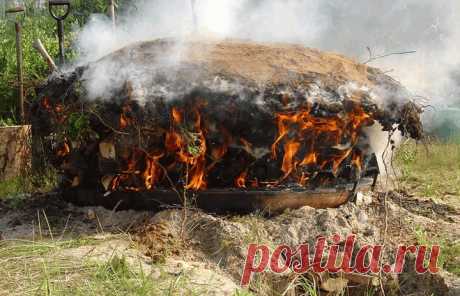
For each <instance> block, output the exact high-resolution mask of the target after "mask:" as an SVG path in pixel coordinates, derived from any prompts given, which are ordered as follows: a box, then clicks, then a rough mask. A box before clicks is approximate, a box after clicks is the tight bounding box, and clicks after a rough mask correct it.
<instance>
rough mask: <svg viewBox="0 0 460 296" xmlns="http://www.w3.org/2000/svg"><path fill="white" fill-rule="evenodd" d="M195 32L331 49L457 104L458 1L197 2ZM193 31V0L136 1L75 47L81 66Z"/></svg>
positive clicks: (96, 23)
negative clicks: (129, 47) (141, 43)
mask: <svg viewBox="0 0 460 296" xmlns="http://www.w3.org/2000/svg"><path fill="white" fill-rule="evenodd" d="M195 2H196V3H195V11H196V15H197V29H198V32H199V34H200V35H213V36H214V37H216V36H217V37H223V38H243V39H251V40H256V41H262V42H292V43H300V44H303V45H305V46H308V47H316V48H319V49H322V50H328V51H335V52H338V53H343V54H346V55H348V56H351V57H353V58H355V59H357V60H359V61H365V60H367V59H368V58H369V53H368V51H367V49H366V47H369V48H370V49H371V51H372V53H373V55H374V56H378V55H382V54H388V53H392V52H400V51H406V50H415V51H416V53H414V54H407V55H393V56H390V57H386V58H384V59H379V60H375V61H373V62H372V63H370V65H373V66H376V67H380V68H382V69H384V70H385V71H390V72H391V73H390V75H392V76H393V77H394V78H396V79H398V80H400V81H401V82H402V83H403V84H404V85H406V86H407V87H408V88H409V89H410V90H411V91H412V92H413V93H414V94H418V95H421V96H425V97H429V98H430V99H431V102H432V103H435V104H437V105H453V104H455V103H458V102H459V100H458V99H457V98H458V97H459V94H460V83H459V79H458V77H459V74H458V73H459V72H460V71H459V70H458V69H459V67H458V62H456V61H459V60H460V59H459V58H460V56H459V55H460V50H459V46H460V31H459V30H457V29H456V28H458V27H459V25H460V19H459V18H458V17H456V16H455V12H456V11H460V2H459V1H455V0H444V1H432V0H394V1H379V0H284V1H277V0H265V1H264V0H218V1H216V0H196V1H195ZM193 32H194V26H193V15H192V5H191V1H190V0H154V1H152V0H150V1H147V0H141V1H135V5H134V6H133V7H131V8H130V9H126V10H125V11H124V12H123V13H122V14H121V15H120V17H119V25H118V26H117V29H116V30H115V31H114V30H113V28H112V26H111V23H110V21H109V20H108V19H107V17H105V16H102V15H95V16H94V17H93V19H92V20H91V22H90V23H89V24H88V25H87V26H86V27H85V28H83V30H82V31H81V32H80V34H79V38H78V41H77V43H76V45H77V48H78V49H79V51H80V53H81V57H82V58H81V60H80V61H79V62H80V63H87V62H89V61H94V60H97V59H98V58H101V57H102V56H104V55H106V54H108V53H110V52H112V51H113V50H116V49H119V48H121V47H123V46H125V45H127V44H129V43H132V42H136V41H141V40H148V39H153V38H161V37H177V38H181V37H185V36H188V35H190V34H192V33H193Z"/></svg>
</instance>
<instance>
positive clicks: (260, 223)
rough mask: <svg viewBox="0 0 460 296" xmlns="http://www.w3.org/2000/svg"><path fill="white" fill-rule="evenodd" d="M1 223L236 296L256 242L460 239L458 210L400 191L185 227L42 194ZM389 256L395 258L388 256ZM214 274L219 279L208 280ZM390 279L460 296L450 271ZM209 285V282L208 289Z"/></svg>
mask: <svg viewBox="0 0 460 296" xmlns="http://www.w3.org/2000/svg"><path fill="white" fill-rule="evenodd" d="M385 205H386V206H385ZM0 217H1V218H0V232H1V236H2V240H11V239H26V240H37V239H40V237H41V238H47V239H49V238H50V231H51V233H52V234H53V237H54V239H56V238H59V239H65V238H69V237H85V236H88V237H96V238H97V239H101V240H103V241H104V243H101V244H97V245H96V246H81V247H78V248H73V249H67V250H65V251H64V252H66V254H65V255H66V256H75V257H81V256H82V254H85V256H88V254H90V256H92V257H94V258H96V259H99V260H104V258H106V257H107V256H109V255H110V254H113V252H114V250H117V252H120V253H121V254H124V255H125V256H127V257H128V258H137V259H136V260H138V259H139V258H141V261H142V265H143V266H144V267H145V268H147V270H150V271H151V272H152V274H155V273H158V271H156V269H155V268H157V266H158V264H159V263H161V264H162V266H163V267H162V268H163V269H166V270H167V271H168V272H169V273H170V274H173V275H174V274H180V273H182V272H186V273H187V274H188V275H189V276H190V277H191V279H192V280H191V283H196V284H197V285H198V286H200V283H201V284H203V283H207V287H208V290H209V291H214V292H213V293H214V294H215V295H233V293H234V291H235V289H237V287H238V282H239V279H240V277H241V271H242V268H243V264H244V259H245V254H246V249H245V246H247V244H248V243H251V242H256V243H266V244H268V245H272V246H273V245H276V244H280V243H284V244H288V245H291V246H295V245H297V244H300V243H305V242H308V243H310V244H313V242H314V241H315V238H316V237H317V236H318V235H326V236H328V237H329V236H331V235H332V234H335V233H339V234H341V235H342V237H345V235H346V234H349V233H355V234H357V235H358V239H359V243H360V244H365V243H381V242H383V241H385V242H386V245H387V247H386V249H387V250H391V249H392V248H394V247H395V246H397V245H398V244H403V243H404V244H415V243H417V236H416V230H417V228H418V227H421V226H422V227H423V228H424V229H425V230H426V231H427V233H428V236H430V237H441V236H442V237H444V238H446V239H448V240H450V241H454V240H456V239H458V237H460V229H459V227H458V225H460V224H459V223H460V210H459V209H458V208H454V207H451V206H449V205H446V204H440V203H436V202H434V201H431V200H422V199H417V198H415V197H411V196H407V195H403V194H400V193H396V192H390V193H388V194H385V193H377V194H374V195H366V194H361V195H360V196H359V198H358V201H357V203H349V204H347V205H344V206H342V207H340V208H338V209H323V210H315V209H313V208H309V207H304V208H301V209H298V210H290V211H286V212H285V213H283V214H281V215H278V216H274V217H263V216H262V215H260V214H254V215H248V216H227V217H222V216H214V215H210V214H206V213H203V212H201V211H199V210H193V209H189V210H188V211H187V218H186V220H185V222H184V220H183V217H184V215H183V211H182V210H180V209H176V210H175V209H171V210H166V211H162V212H159V213H153V212H134V211H118V212H113V211H111V210H107V209H103V208H94V207H84V208H79V207H75V206H73V205H71V204H67V203H64V202H62V201H61V200H60V199H59V196H58V195H41V196H33V197H30V200H29V201H28V202H27V203H24V204H23V205H21V207H19V208H13V207H12V206H11V205H9V204H6V203H4V202H3V203H1V204H0ZM120 233H124V234H129V237H132V241H130V242H126V240H120V238H119V237H117V236H116V235H117V234H120ZM386 256H388V258H391V256H392V254H391V252H389V253H388V254H387V255H386ZM457 259H458V258H457ZM132 260H133V262H137V261H135V260H134V259H132ZM133 264H134V263H133ZM213 274H216V276H211V275H213ZM393 280H394V282H395V283H396V286H397V290H396V292H395V291H394V289H395V288H392V289H393V290H392V291H390V290H391V289H390V288H389V287H390V285H389V284H388V286H386V289H387V295H431V294H432V293H434V295H459V293H460V290H459V289H460V282H459V278H456V277H455V276H453V275H451V274H448V273H445V272H443V273H442V274H438V275H416V274H415V273H414V272H410V271H408V273H405V274H403V275H401V276H400V277H397V276H395V279H393ZM256 281H257V283H258V285H257V286H253V287H252V286H251V289H252V290H253V291H254V292H255V293H256V295H259V294H260V295H270V293H268V292H267V291H269V290H270V291H278V292H283V291H286V289H288V287H289V285H290V284H292V281H293V277H292V275H289V274H288V275H283V276H275V275H273V274H265V275H264V276H263V277H262V276H261V277H260V278H259V277H256ZM209 283H212V284H211V286H212V287H211V288H210V289H209ZM261 283H263V284H261ZM192 285H193V284H192ZM297 289H298V288H297ZM294 290H295V289H294ZM216 291H217V292H216ZM350 291H351V295H362V294H359V293H361V292H362V290H359V288H355V289H354V290H353V289H351V290H350ZM350 291H349V292H350ZM353 291H355V292H353ZM291 292H292V293H295V291H291ZM297 292H298V291H297ZM213 293H211V294H212V295H213ZM353 293H356V294H353ZM392 293H393V294H392ZM395 293H396V294H395ZM290 295H295V294H290Z"/></svg>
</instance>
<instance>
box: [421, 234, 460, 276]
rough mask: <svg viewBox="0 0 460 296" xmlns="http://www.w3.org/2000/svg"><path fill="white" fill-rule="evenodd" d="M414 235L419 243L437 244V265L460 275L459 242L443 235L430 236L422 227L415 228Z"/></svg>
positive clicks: (429, 245) (426, 244)
mask: <svg viewBox="0 0 460 296" xmlns="http://www.w3.org/2000/svg"><path fill="white" fill-rule="evenodd" d="M415 236H416V239H417V243H418V244H420V245H425V246H427V247H431V246H433V245H439V246H440V248H441V253H440V255H439V258H438V266H440V267H441V268H443V269H444V270H447V271H449V272H452V273H453V274H455V275H457V276H460V242H458V241H454V242H452V241H449V240H448V239H447V238H445V237H430V236H429V235H428V233H427V231H426V230H424V229H423V228H422V227H417V228H416V229H415Z"/></svg>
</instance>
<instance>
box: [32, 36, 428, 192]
mask: <svg viewBox="0 0 460 296" xmlns="http://www.w3.org/2000/svg"><path fill="white" fill-rule="evenodd" d="M40 97H41V99H40V101H39V102H38V103H37V104H36V105H35V106H34V108H33V126H34V127H35V134H36V135H40V136H41V137H42V138H43V139H44V143H45V145H44V147H46V149H48V150H47V151H48V152H49V153H47V154H48V155H51V158H50V160H51V161H52V162H53V164H54V165H55V166H56V167H57V168H59V170H60V171H61V172H62V176H63V177H64V178H63V185H64V186H66V187H84V188H93V189H95V188H97V189H98V190H100V191H101V192H113V191H128V192H138V191H142V192H145V191H151V190H159V189H170V188H186V189H189V190H193V191H200V190H203V189H206V188H210V189H212V188H232V187H237V188H246V190H251V189H254V190H255V189H257V190H266V189H267V188H271V189H283V188H300V189H302V188H303V189H312V188H317V187H322V186H327V187H330V186H336V185H338V184H348V183H355V182H358V181H359V180H360V178H362V177H364V176H368V175H374V174H375V170H374V171H372V170H370V168H371V167H372V168H373V169H375V155H374V153H373V151H372V150H371V149H370V145H369V140H368V137H367V135H366V132H365V129H366V127H369V126H371V125H373V124H375V123H376V122H378V123H380V125H381V126H382V127H383V129H384V130H386V131H389V132H392V131H394V130H396V129H399V130H400V131H401V132H402V133H403V134H404V135H406V136H411V137H413V138H419V137H420V136H421V124H420V120H419V114H420V112H421V111H420V109H419V108H418V107H417V106H415V105H414V104H413V103H412V102H411V101H410V95H409V94H408V92H407V91H406V90H405V89H404V88H403V87H402V86H401V85H399V84H398V83H397V82H396V81H394V80H393V79H391V78H390V77H389V76H387V75H384V74H383V73H382V72H380V71H379V70H377V69H374V68H370V67H367V66H365V65H361V64H357V63H355V62H353V61H351V60H349V59H347V58H345V57H342V56H340V55H336V54H329V53H321V52H319V51H317V50H312V49H308V48H304V47H301V46H296V45H285V44H256V43H249V42H241V41H218V42H217V41H216V42H213V41H197V40H194V41H193V40H192V41H184V42H177V41H174V40H156V41H149V42H143V43H137V44H133V45H131V46H128V47H126V48H123V49H121V50H119V51H117V52H114V53H113V54H110V55H108V56H106V57H104V58H102V59H101V60H99V61H97V62H95V63H92V64H89V65H86V66H84V67H80V68H77V69H75V71H73V72H71V73H66V74H62V75H60V76H53V77H51V78H50V79H49V80H48V82H47V83H46V84H45V85H44V86H43V87H42V88H41V89H40Z"/></svg>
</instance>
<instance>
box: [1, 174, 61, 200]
mask: <svg viewBox="0 0 460 296" xmlns="http://www.w3.org/2000/svg"><path fill="white" fill-rule="evenodd" d="M56 186H57V174H56V171H55V170H53V169H47V170H44V171H43V173H42V174H40V175H39V174H32V175H23V176H19V177H15V178H12V179H8V180H4V181H0V199H1V200H4V201H7V202H8V203H9V204H10V206H12V207H14V208H17V207H19V206H21V204H22V203H23V202H24V201H25V200H26V199H27V194H31V193H39V192H50V191H52V190H54V189H55V188H56Z"/></svg>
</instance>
